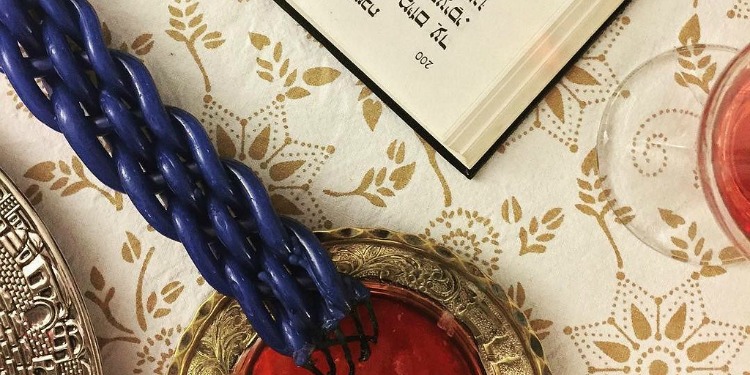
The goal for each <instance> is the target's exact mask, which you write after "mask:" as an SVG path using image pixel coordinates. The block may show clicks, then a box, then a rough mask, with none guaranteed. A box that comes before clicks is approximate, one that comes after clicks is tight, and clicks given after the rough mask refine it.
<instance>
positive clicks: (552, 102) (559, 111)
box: [544, 87, 565, 123]
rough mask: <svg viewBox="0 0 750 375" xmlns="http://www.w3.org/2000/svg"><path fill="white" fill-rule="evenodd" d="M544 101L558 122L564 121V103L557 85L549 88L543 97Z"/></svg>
mask: <svg viewBox="0 0 750 375" xmlns="http://www.w3.org/2000/svg"><path fill="white" fill-rule="evenodd" d="M544 102H545V103H547V105H548V106H549V108H550V109H551V110H552V113H553V114H554V115H555V117H557V118H558V119H559V120H560V122H562V123H565V105H564V104H563V96H562V92H560V89H558V88H557V87H553V88H552V89H550V91H549V94H547V96H545V97H544Z"/></svg>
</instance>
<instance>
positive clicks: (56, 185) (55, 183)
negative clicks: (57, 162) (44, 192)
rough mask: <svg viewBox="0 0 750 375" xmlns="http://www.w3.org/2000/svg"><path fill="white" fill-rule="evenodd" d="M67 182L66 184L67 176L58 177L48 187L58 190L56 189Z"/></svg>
mask: <svg viewBox="0 0 750 375" xmlns="http://www.w3.org/2000/svg"><path fill="white" fill-rule="evenodd" d="M67 184H68V178H67V177H62V178H59V179H58V180H57V181H55V182H54V183H53V184H52V186H51V187H50V189H52V190H58V189H60V188H62V187H63V186H65V185H67Z"/></svg>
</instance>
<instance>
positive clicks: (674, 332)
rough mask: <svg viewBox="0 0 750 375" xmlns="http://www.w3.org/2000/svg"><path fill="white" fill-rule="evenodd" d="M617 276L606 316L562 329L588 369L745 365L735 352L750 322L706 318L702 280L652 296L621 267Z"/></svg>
mask: <svg viewBox="0 0 750 375" xmlns="http://www.w3.org/2000/svg"><path fill="white" fill-rule="evenodd" d="M617 279H618V283H617V292H616V294H615V298H614V305H613V310H612V312H611V314H610V316H609V317H608V318H606V319H605V320H603V321H600V322H596V323H593V324H587V325H585V326H577V327H565V329H564V332H565V334H567V335H569V336H570V338H571V339H572V340H573V342H574V345H575V347H576V348H578V349H579V352H580V353H582V354H581V356H582V357H583V359H584V360H585V361H586V365H587V366H588V373H589V374H607V373H625V374H627V373H633V374H648V375H667V374H685V373H690V374H715V373H723V374H736V373H738V372H739V371H738V370H740V369H743V367H742V364H740V363H736V361H735V358H736V356H737V353H739V352H740V349H741V348H742V347H743V345H744V344H745V342H746V341H747V339H748V335H750V325H747V326H743V325H737V324H732V323H724V322H721V321H717V320H714V319H712V318H710V317H709V315H707V313H706V311H705V300H704V299H703V297H702V294H701V293H702V292H701V288H700V281H698V280H693V279H689V280H687V281H685V282H683V283H681V284H680V285H678V286H676V287H675V288H673V289H671V290H669V291H667V292H666V293H665V294H663V295H658V296H655V295H653V294H651V293H650V292H649V291H647V290H645V289H643V287H641V286H640V285H638V284H636V283H635V282H634V281H633V280H631V279H629V278H627V277H626V276H625V274H624V273H618V274H617ZM735 365H739V367H738V366H735Z"/></svg>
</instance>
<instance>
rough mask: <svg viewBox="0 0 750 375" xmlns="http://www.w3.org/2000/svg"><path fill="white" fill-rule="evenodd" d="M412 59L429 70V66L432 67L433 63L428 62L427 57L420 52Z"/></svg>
mask: <svg viewBox="0 0 750 375" xmlns="http://www.w3.org/2000/svg"><path fill="white" fill-rule="evenodd" d="M414 59H415V60H417V61H419V63H420V64H421V65H422V66H423V67H424V68H425V69H430V66H432V64H433V62H432V60H430V58H429V57H427V56H426V55H425V54H424V53H422V51H419V52H417V54H416V55H415V56H414Z"/></svg>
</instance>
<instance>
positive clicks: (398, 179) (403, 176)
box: [388, 163, 417, 190]
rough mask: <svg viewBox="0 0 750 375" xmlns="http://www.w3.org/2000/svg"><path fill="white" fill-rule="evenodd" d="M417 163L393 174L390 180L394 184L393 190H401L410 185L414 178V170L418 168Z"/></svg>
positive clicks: (399, 168) (396, 170)
mask: <svg viewBox="0 0 750 375" xmlns="http://www.w3.org/2000/svg"><path fill="white" fill-rule="evenodd" d="M416 166H417V164H416V163H411V164H407V165H404V166H401V167H398V168H396V169H395V170H394V171H393V173H391V176H390V177H389V178H388V179H389V180H391V181H392V182H393V188H394V189H396V190H401V189H403V188H405V187H406V185H408V184H409V182H410V181H411V178H412V176H413V175H414V169H415V168H416Z"/></svg>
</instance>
